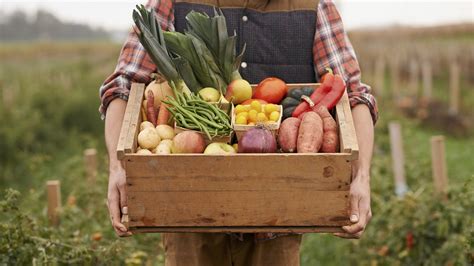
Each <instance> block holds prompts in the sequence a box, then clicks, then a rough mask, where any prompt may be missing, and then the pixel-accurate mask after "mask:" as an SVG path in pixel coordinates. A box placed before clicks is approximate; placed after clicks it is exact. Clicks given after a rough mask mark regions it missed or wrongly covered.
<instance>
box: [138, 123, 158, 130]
mask: <svg viewBox="0 0 474 266" xmlns="http://www.w3.org/2000/svg"><path fill="white" fill-rule="evenodd" d="M149 127H155V126H153V124H152V123H151V122H149V121H143V122H142V123H141V124H140V131H143V130H144V129H145V128H149Z"/></svg>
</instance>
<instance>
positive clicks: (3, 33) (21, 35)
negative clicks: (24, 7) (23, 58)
mask: <svg viewBox="0 0 474 266" xmlns="http://www.w3.org/2000/svg"><path fill="white" fill-rule="evenodd" d="M2 13H3V12H0V41H2V42H14V41H37V40H41V41H51V40H68V41H69V40H108V39H110V34H109V32H107V31H105V30H104V29H100V28H99V29H93V28H91V27H90V26H88V25H83V24H77V23H71V22H63V21H61V20H60V19H58V18H57V17H56V16H54V15H53V14H51V13H49V12H47V11H44V10H38V11H37V12H36V14H35V15H33V16H29V15H28V14H26V13H25V12H23V11H21V10H17V11H15V12H13V13H11V14H5V13H3V14H2Z"/></svg>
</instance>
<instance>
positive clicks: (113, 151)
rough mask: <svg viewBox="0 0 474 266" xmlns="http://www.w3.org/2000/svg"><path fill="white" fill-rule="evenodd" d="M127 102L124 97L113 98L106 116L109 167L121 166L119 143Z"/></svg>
mask: <svg viewBox="0 0 474 266" xmlns="http://www.w3.org/2000/svg"><path fill="white" fill-rule="evenodd" d="M126 106H127V103H126V102H125V101H124V100H122V99H115V100H113V101H112V102H111V103H110V104H109V106H108V108H107V114H106V116H105V144H106V146H107V152H108V153H109V169H110V170H112V169H116V168H118V167H121V163H120V161H119V160H118V158H117V144H118V140H119V137H120V130H121V128H122V121H123V117H124V114H125V108H126Z"/></svg>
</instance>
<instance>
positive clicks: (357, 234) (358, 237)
mask: <svg viewBox="0 0 474 266" xmlns="http://www.w3.org/2000/svg"><path fill="white" fill-rule="evenodd" d="M333 235H334V236H337V237H340V238H347V239H360V238H361V237H362V232H359V233H356V234H348V233H334V234H333Z"/></svg>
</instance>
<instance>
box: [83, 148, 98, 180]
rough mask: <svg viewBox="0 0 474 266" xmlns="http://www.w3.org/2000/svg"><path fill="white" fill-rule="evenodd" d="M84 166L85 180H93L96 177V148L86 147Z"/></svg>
mask: <svg viewBox="0 0 474 266" xmlns="http://www.w3.org/2000/svg"><path fill="white" fill-rule="evenodd" d="M84 167H85V169H86V175H87V180H88V181H89V182H91V183H94V182H95V179H96V177H97V150H96V149H87V150H85V151H84Z"/></svg>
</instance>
